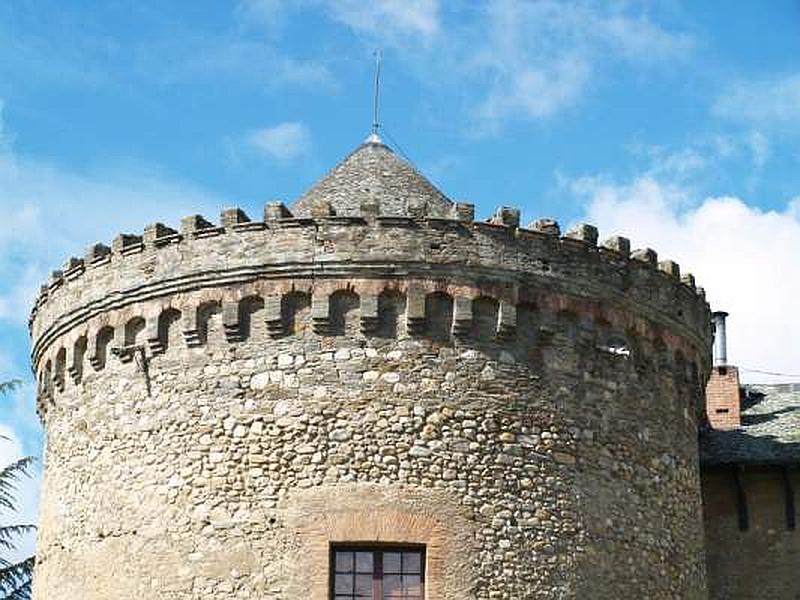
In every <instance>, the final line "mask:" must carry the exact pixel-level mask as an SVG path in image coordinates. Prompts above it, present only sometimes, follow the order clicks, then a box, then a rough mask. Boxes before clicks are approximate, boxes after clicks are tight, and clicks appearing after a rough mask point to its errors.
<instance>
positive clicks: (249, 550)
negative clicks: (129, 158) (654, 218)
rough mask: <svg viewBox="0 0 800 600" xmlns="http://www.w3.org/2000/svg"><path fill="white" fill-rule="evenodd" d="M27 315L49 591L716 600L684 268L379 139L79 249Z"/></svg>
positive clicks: (44, 577)
mask: <svg viewBox="0 0 800 600" xmlns="http://www.w3.org/2000/svg"><path fill="white" fill-rule="evenodd" d="M30 327H31V335H32V339H33V365H34V369H35V372H36V374H37V377H38V381H39V386H40V393H39V400H38V402H39V406H38V408H39V412H40V415H41V419H42V421H43V423H44V426H45V428H46V438H47V449H46V458H45V478H44V488H43V495H42V509H41V526H40V533H39V550H38V552H39V555H38V565H37V574H36V583H35V598H37V599H38V600H44V599H48V600H50V599H56V598H57V599H59V600H101V599H102V600H111V599H114V600H120V599H125V600H127V599H131V600H132V599H140V598H158V599H159V600H188V599H212V598H214V599H218V598H235V599H271V600H278V599H280V600H304V599H311V600H325V599H328V598H333V597H335V598H338V599H345V598H355V597H364V598H372V597H378V598H380V597H383V598H408V599H414V598H419V599H422V598H426V599H428V600H467V599H481V600H487V599H490V598H491V599H506V600H512V599H514V600H519V599H528V598H537V599H539V598H541V599H545V598H547V599H551V598H552V599H556V598H592V599H619V598H648V599H651V600H653V599H661V598H663V599H672V598H682V599H701V598H705V597H706V591H705V589H706V586H705V570H704V556H703V540H702V538H703V533H702V520H701V506H700V492H699V489H700V488H699V481H698V465H697V425H698V420H699V415H701V414H702V405H703V403H702V390H703V386H704V383H705V380H706V378H707V376H708V372H709V369H710V359H711V356H710V345H711V331H710V313H709V310H708V305H707V304H706V302H705V299H704V296H703V292H702V290H701V289H699V288H695V285H694V280H693V278H692V276H691V275H684V276H683V277H681V275H680V273H679V268H678V265H677V264H675V263H674V262H671V261H663V262H658V261H657V257H656V253H655V252H654V251H653V250H650V249H645V250H636V251H634V252H631V251H630V248H629V243H628V241H627V240H626V239H625V238H621V237H612V238H610V239H608V240H607V241H605V242H603V243H602V244H600V245H599V246H598V244H597V230H596V229H595V228H594V227H592V226H589V225H578V226H576V227H574V228H571V229H570V230H569V231H567V232H566V233H565V234H564V235H561V232H560V230H559V226H558V224H557V223H555V222H554V221H551V220H548V219H540V220H537V221H534V222H533V223H531V224H530V225H529V226H528V228H527V229H526V228H522V227H520V223H519V211H517V210H514V209H511V208H505V207H504V208H500V209H499V210H497V212H496V213H495V215H494V216H493V217H492V218H490V219H489V220H488V221H485V222H482V221H475V220H474V210H473V207H472V206H471V205H468V204H463V203H453V202H451V201H450V200H448V199H447V197H445V196H444V195H443V194H442V193H441V192H440V191H438V190H437V189H436V188H435V187H434V186H433V185H431V183H429V182H428V181H427V180H425V179H424V178H423V177H422V176H421V175H420V174H419V173H417V172H416V171H415V170H414V169H413V168H412V167H411V166H410V165H409V164H407V163H406V162H404V161H402V160H400V159H399V158H398V157H397V156H395V154H394V153H393V152H392V151H391V150H390V149H389V148H387V147H386V146H385V145H383V144H382V143H381V142H380V140H379V139H377V138H376V137H371V138H369V139H368V140H367V142H365V143H364V144H362V145H361V146H360V147H359V148H358V149H356V151H355V152H353V153H352V154H351V155H350V156H349V157H347V158H346V159H345V160H344V162H343V163H342V164H340V165H339V166H338V167H336V168H335V169H334V170H333V171H331V172H330V173H329V174H328V175H327V176H326V177H325V178H323V179H322V180H321V181H320V182H319V183H317V184H316V185H315V186H314V187H313V188H312V189H311V190H310V191H309V192H308V193H307V194H306V195H305V196H303V197H302V198H300V199H299V200H298V201H297V202H296V203H295V204H294V205H293V207H292V208H291V209H289V208H287V207H285V206H284V205H283V204H280V203H270V204H267V205H266V207H265V209H264V215H263V220H262V219H258V220H251V219H250V218H248V217H247V216H246V215H245V214H244V213H243V212H242V211H241V210H238V209H233V210H225V211H224V212H223V213H222V217H221V220H220V222H219V223H211V222H209V221H207V220H205V219H204V218H202V217H200V216H191V217H187V218H185V219H183V220H182V222H181V226H180V229H179V230H175V229H171V228H169V227H167V226H165V225H162V224H154V225H151V226H149V227H147V228H146V229H145V230H144V233H143V235H120V236H118V237H117V238H116V239H115V240H114V242H113V244H112V245H111V247H110V248H109V247H107V246H104V245H102V244H96V245H93V246H91V247H90V248H89V249H88V251H87V253H86V256H85V258H82V259H80V258H72V259H70V260H69V261H68V262H67V263H66V265H65V266H64V267H63V269H62V270H61V271H57V272H55V273H54V274H53V276H52V278H51V280H50V281H49V283H48V284H47V285H46V286H44V287H43V288H42V292H41V295H40V296H39V298H38V299H37V301H36V304H35V307H34V309H33V314H32V317H31V324H30ZM354 565H355V566H354ZM359 565H360V566H359ZM392 565H394V566H392ZM359 586H361V588H359ZM365 586H366V587H365ZM367 588H368V589H367ZM401 589H403V590H405V591H404V592H402V593H401V592H400V591H398V590H401ZM359 590H361V592H363V593H364V594H366V595H363V596H359V595H358V594H359ZM365 590H366V591H365ZM393 590H394V591H393Z"/></svg>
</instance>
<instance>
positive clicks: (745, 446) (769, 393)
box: [700, 383, 800, 465]
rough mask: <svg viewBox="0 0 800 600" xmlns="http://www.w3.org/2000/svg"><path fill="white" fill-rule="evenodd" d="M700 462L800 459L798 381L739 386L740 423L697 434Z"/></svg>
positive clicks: (758, 462)
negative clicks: (724, 429) (740, 395)
mask: <svg viewBox="0 0 800 600" xmlns="http://www.w3.org/2000/svg"><path fill="white" fill-rule="evenodd" d="M700 457H701V461H702V462H703V464H706V465H718V464H734V463H738V464H785V463H800V383H786V384H777V385H745V386H743V387H742V425H741V427H739V428H738V429H735V430H732V431H708V432H705V433H703V434H702V436H701V438H700Z"/></svg>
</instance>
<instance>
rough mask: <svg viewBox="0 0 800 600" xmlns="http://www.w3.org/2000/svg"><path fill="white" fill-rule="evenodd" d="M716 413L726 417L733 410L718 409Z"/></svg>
mask: <svg viewBox="0 0 800 600" xmlns="http://www.w3.org/2000/svg"><path fill="white" fill-rule="evenodd" d="M715 412H716V413H717V414H718V415H726V414H728V413H729V412H731V409H730V408H718V409H717V410H716V411H715Z"/></svg>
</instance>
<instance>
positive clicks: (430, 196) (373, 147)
mask: <svg viewBox="0 0 800 600" xmlns="http://www.w3.org/2000/svg"><path fill="white" fill-rule="evenodd" d="M317 201H327V202H330V205H331V208H332V210H333V213H334V214H336V215H338V216H356V215H360V214H362V206H364V205H371V206H373V207H375V210H377V211H379V214H381V215H387V216H415V215H417V214H428V215H431V216H449V213H450V209H451V206H452V203H451V202H450V200H449V199H448V198H447V197H446V196H445V195H444V194H443V193H442V192H440V191H439V190H438V189H436V186H434V185H433V184H432V183H431V182H430V181H428V180H427V179H426V178H425V177H423V176H422V175H421V174H420V173H419V172H418V171H417V170H416V169H415V168H414V167H413V166H412V165H410V164H409V163H408V162H407V161H405V160H403V159H402V158H400V157H399V156H397V155H396V154H395V153H394V152H393V151H392V150H391V148H389V147H388V146H386V145H385V144H384V143H383V142H382V141H381V139H380V138H379V137H378V136H377V135H375V134H373V135H371V136H369V137H368V138H367V139H366V141H365V142H364V143H363V144H361V145H360V146H359V147H358V148H356V150H355V151H354V152H352V153H351V154H350V155H349V156H348V157H347V158H345V159H344V160H343V161H342V162H341V163H340V164H339V165H337V166H336V167H334V169H333V170H331V171H330V172H329V173H328V174H327V175H325V176H324V177H323V178H322V179H321V180H320V181H318V182H317V183H316V184H315V185H314V187H312V188H311V189H310V190H309V191H308V192H306V193H305V194H304V195H303V196H302V197H301V198H299V199H298V200H297V202H295V204H294V206H293V207H292V213H293V214H294V215H295V216H300V217H302V216H310V215H311V213H312V207H313V206H314V204H315V203H316V202H317Z"/></svg>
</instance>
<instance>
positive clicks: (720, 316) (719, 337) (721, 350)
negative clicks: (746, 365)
mask: <svg viewBox="0 0 800 600" xmlns="http://www.w3.org/2000/svg"><path fill="white" fill-rule="evenodd" d="M711 316H712V318H713V319H714V366H715V367H724V366H726V365H727V364H728V340H727V339H726V337H725V317H727V316H728V313H726V312H725V311H722V310H718V311H716V312H714V313H712V314H711Z"/></svg>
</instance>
